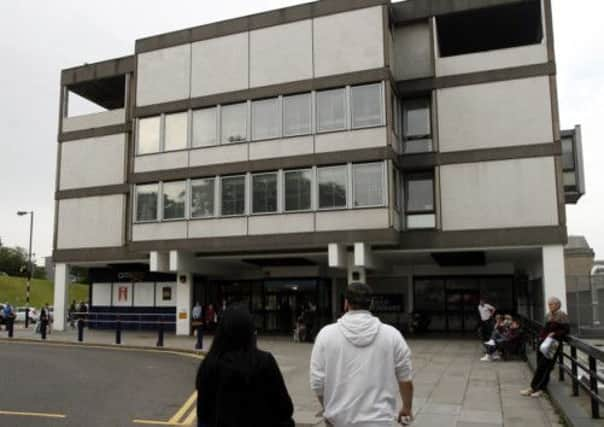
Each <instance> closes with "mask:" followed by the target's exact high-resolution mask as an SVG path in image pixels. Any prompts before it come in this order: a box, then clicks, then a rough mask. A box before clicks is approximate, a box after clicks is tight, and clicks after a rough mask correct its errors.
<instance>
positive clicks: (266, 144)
mask: <svg viewBox="0 0 604 427" xmlns="http://www.w3.org/2000/svg"><path fill="white" fill-rule="evenodd" d="M312 153H313V137H312V136H311V135H309V136H301V137H295V138H285V139H274V140H269V141H258V142H253V143H251V144H250V160H257V159H273V158H276V157H289V156H301V155H304V154H312Z"/></svg>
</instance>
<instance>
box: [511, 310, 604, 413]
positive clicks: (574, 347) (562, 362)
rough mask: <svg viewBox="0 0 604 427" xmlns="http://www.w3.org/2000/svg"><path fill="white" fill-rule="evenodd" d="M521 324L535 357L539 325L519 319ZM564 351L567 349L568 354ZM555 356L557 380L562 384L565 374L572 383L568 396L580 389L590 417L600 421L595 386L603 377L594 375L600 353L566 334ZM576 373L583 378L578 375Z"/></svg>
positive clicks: (599, 399) (599, 401) (599, 400)
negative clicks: (586, 402) (589, 409)
mask: <svg viewBox="0 0 604 427" xmlns="http://www.w3.org/2000/svg"><path fill="white" fill-rule="evenodd" d="M523 323H524V325H525V329H526V331H527V333H528V336H529V339H530V343H531V346H532V348H533V350H535V353H536V354H535V357H537V353H538V352H539V344H540V341H539V332H540V331H541V329H542V328H543V325H542V324H540V323H538V322H535V321H533V320H529V319H526V318H524V319H523ZM566 350H569V352H567V351H566ZM556 357H557V358H558V360H557V366H558V379H559V380H560V382H565V380H566V375H567V374H568V375H569V376H570V379H571V382H572V396H579V389H580V388H581V389H583V390H584V391H585V392H586V393H587V395H588V396H589V399H590V403H591V416H592V418H600V405H604V399H602V397H600V395H599V393H598V386H599V385H601V384H604V377H602V375H600V373H599V372H598V362H599V363H604V351H602V350H600V349H599V348H597V347H594V346H592V345H590V344H588V343H586V342H585V341H582V340H581V339H579V338H576V337H574V336H572V335H568V336H566V338H565V339H564V340H563V341H562V342H560V347H559V350H558V353H557V356H556ZM579 370H581V371H582V373H584V374H585V375H586V377H584V376H582V375H580V373H579ZM584 378H585V380H584Z"/></svg>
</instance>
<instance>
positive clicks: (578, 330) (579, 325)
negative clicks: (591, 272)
mask: <svg viewBox="0 0 604 427" xmlns="http://www.w3.org/2000/svg"><path fill="white" fill-rule="evenodd" d="M566 300H567V306H568V307H567V308H568V316H569V318H570V322H571V331H572V333H573V334H574V335H576V336H578V337H581V338H604V275H598V276H566Z"/></svg>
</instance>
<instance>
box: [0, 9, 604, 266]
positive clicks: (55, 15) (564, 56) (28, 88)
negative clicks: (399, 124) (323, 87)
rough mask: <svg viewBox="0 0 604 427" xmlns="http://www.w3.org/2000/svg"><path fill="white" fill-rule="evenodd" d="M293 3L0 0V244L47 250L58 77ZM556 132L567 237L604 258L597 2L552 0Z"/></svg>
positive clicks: (602, 45)
mask: <svg viewBox="0 0 604 427" xmlns="http://www.w3.org/2000/svg"><path fill="white" fill-rule="evenodd" d="M303 2H304V1H300V0H254V1H249V0H221V1H214V0H204V1H200V0H174V1H171V2H167V1H164V0H144V1H143V0H129V1H124V0H103V1H102V2H98V1H92V0H53V1H47V0H18V1H0V61H1V63H2V66H1V67H0V131H1V134H2V135H3V136H4V137H3V138H2V141H0V144H1V145H0V239H1V240H2V244H3V245H7V246H22V247H27V245H28V239H29V221H28V217H24V216H23V217H19V216H17V215H16V212H17V211H18V210H26V211H32V210H33V211H34V212H35V224H34V238H33V252H34V254H35V256H36V257H37V258H38V260H39V261H41V260H43V258H44V257H45V256H49V255H51V253H52V237H53V236H52V233H53V221H54V219H53V216H54V189H55V172H56V171H55V169H56V154H57V122H58V106H59V79H60V70H61V69H64V68H69V67H72V66H76V65H81V64H82V63H84V62H88V63H92V62H97V61H101V60H105V59H111V58H117V57H120V56H125V55H131V54H132V53H133V52H134V41H135V40H136V39H137V38H141V37H146V36H150V35H154V34H160V33H164V32H169V31H173V30H178V29H182V28H187V27H193V26H196V25H202V24H206V23H210V22H215V21H219V20H223V19H229V18H235V17H238V16H244V15H248V14H252V13H257V12H262V11H266V10H271V9H275V8H279V7H287V6H291V5H294V4H300V3H303ZM552 2H553V10H554V34H555V42H556V59H557V66H558V97H559V106H560V119H561V127H562V128H563V129H567V128H572V127H574V125H575V124H581V125H582V131H583V155H584V160H585V174H586V188H587V194H586V195H585V196H584V197H583V198H581V200H580V201H579V203H578V204H577V205H576V206H572V205H567V226H568V231H569V234H581V235H585V236H586V237H587V240H588V242H589V243H590V245H591V246H592V248H594V250H595V251H596V258H604V227H603V226H602V225H601V220H602V218H603V217H601V216H600V215H602V213H603V212H604V187H599V185H598V183H602V182H604V167H602V166H600V159H602V157H603V156H604V145H603V144H602V142H604V141H600V140H599V137H598V135H599V134H598V128H599V126H600V121H601V120H602V118H601V117H600V116H599V115H600V114H602V113H603V112H604V72H602V70H604V26H602V25H601V21H600V19H601V18H600V17H601V15H602V13H604V2H602V1H601V0H575V1H570V0H552Z"/></svg>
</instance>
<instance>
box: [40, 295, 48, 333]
mask: <svg viewBox="0 0 604 427" xmlns="http://www.w3.org/2000/svg"><path fill="white" fill-rule="evenodd" d="M49 323H50V308H49V306H48V303H46V304H45V305H44V307H42V310H40V333H41V334H42V338H44V339H46V333H47V331H48V325H49Z"/></svg>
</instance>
